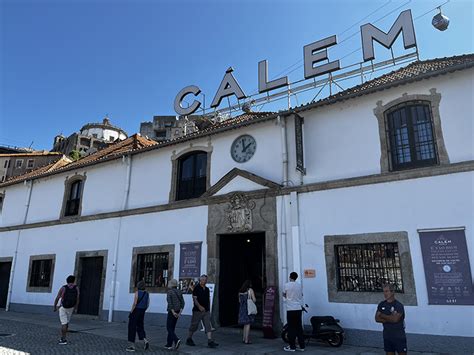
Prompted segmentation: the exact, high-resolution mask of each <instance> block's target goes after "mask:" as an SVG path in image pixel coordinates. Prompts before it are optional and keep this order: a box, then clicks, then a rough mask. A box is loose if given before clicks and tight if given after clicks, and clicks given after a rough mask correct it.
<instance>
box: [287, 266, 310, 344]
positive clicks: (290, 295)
mask: <svg viewBox="0 0 474 355" xmlns="http://www.w3.org/2000/svg"><path fill="white" fill-rule="evenodd" d="M297 279H298V274H297V273H296V272H292V273H291V274H290V282H287V283H286V284H285V286H284V287H283V299H285V300H286V318H287V322H288V342H289V343H290V345H288V346H285V347H284V348H283V350H285V351H291V352H294V351H296V338H298V343H299V346H300V347H299V348H298V350H299V351H304V349H305V342H304V337H303V324H302V322H301V314H302V312H303V311H302V309H301V307H302V306H303V291H302V289H301V285H300V283H298V282H296V280H297Z"/></svg>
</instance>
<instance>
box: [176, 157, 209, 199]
mask: <svg viewBox="0 0 474 355" xmlns="http://www.w3.org/2000/svg"><path fill="white" fill-rule="evenodd" d="M206 178H207V153H206V152H202V151H198V152H192V153H190V154H187V155H185V156H183V157H181V158H180V159H179V161H178V175H177V194H176V200H186V199H189V198H196V197H199V196H201V195H202V194H203V193H204V192H206V181H207V180H206Z"/></svg>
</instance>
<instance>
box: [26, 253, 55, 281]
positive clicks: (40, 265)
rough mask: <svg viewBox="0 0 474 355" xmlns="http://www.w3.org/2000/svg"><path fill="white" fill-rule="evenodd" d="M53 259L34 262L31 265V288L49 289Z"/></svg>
mask: <svg viewBox="0 0 474 355" xmlns="http://www.w3.org/2000/svg"><path fill="white" fill-rule="evenodd" d="M52 264H53V260H52V259H46V260H34V261H33V262H32V264H31V276H30V287H48V286H49V283H50V280H51V266H52Z"/></svg>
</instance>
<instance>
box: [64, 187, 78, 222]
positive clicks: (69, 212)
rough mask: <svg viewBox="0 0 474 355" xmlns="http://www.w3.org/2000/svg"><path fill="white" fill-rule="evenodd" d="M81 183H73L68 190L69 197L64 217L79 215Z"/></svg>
mask: <svg viewBox="0 0 474 355" xmlns="http://www.w3.org/2000/svg"><path fill="white" fill-rule="evenodd" d="M81 190H82V181H81V180H77V181H74V182H73V183H72V184H71V186H70V190H69V197H68V199H67V201H66V211H65V213H64V215H65V216H75V215H77V214H79V205H80V203H81Z"/></svg>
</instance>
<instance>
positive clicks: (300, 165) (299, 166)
mask: <svg viewBox="0 0 474 355" xmlns="http://www.w3.org/2000/svg"><path fill="white" fill-rule="evenodd" d="M303 123H304V118H303V117H301V116H300V115H298V114H295V142H296V170H298V171H299V172H301V173H302V174H303V175H305V174H306V169H305V167H304V156H303V152H304V148H303Z"/></svg>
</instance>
